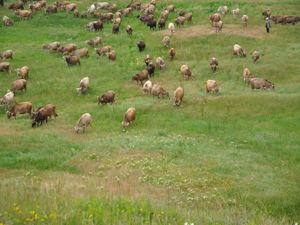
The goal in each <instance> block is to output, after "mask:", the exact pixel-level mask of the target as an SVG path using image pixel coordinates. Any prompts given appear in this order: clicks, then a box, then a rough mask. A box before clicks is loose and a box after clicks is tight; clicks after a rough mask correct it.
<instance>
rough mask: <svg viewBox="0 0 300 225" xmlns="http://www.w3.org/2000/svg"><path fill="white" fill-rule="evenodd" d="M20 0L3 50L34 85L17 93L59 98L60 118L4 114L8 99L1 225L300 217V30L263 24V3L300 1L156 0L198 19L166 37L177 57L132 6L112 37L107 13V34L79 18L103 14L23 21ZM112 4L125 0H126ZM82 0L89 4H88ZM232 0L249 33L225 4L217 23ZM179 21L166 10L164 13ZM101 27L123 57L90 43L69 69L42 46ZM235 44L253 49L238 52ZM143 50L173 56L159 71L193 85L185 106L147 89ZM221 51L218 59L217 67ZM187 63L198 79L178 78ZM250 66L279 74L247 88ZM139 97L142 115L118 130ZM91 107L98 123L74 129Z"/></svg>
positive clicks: (168, 79)
mask: <svg viewBox="0 0 300 225" xmlns="http://www.w3.org/2000/svg"><path fill="white" fill-rule="evenodd" d="M11 2H12V1H11V0H10V1H8V2H5V4H6V7H4V8H0V15H1V17H2V16H3V15H8V16H9V17H11V18H12V19H13V20H14V21H15V26H13V27H8V28H7V27H3V25H2V24H1V25H0V51H3V50H6V49H12V50H13V51H14V59H13V60H8V61H9V62H10V63H11V65H12V68H13V70H14V69H16V68H18V67H21V66H24V65H28V66H29V67H30V72H29V80H28V89H27V92H26V93H25V92H24V93H17V94H16V100H17V102H22V101H31V102H32V103H33V105H34V108H37V107H39V106H41V105H44V104H47V103H54V104H56V106H57V113H58V114H59V116H58V117H57V118H56V119H51V120H50V121H49V122H48V123H47V124H44V125H43V126H41V127H38V128H35V129H33V128H31V121H30V120H29V119H28V116H27V115H21V116H19V117H18V118H17V119H16V120H14V119H10V120H8V119H7V118H6V115H5V109H4V108H0V114H1V117H0V178H1V182H0V196H1V197H0V224H1V223H2V224H162V225H165V224H184V223H185V222H188V223H194V224H272V225H274V224H294V223H296V222H298V223H299V222H300V195H299V193H300V174H299V171H300V163H299V162H300V133H299V127H300V102H299V98H300V76H299V74H300V64H299V54H300V43H299V37H300V29H299V24H297V25H295V26H292V25H284V26H283V25H275V24H272V28H271V33H270V34H266V33H265V30H264V21H263V19H262V17H261V11H262V10H263V9H265V8H270V9H271V10H272V13H273V14H274V15H297V14H299V10H300V4H299V1H297V0H286V1H275V0H274V1H254V0H244V1H227V2H225V1H214V2H212V1H205V0H201V1H200V0H198V1H184V0H175V1H170V0H168V1H163V2H161V1H159V2H158V3H157V11H156V17H158V16H159V13H160V11H161V10H162V9H163V8H164V7H165V6H166V5H167V4H170V3H173V4H175V6H176V7H177V8H184V9H186V10H187V11H193V13H194V18H193V22H192V23H187V24H186V25H185V27H184V28H181V30H179V29H176V32H175V36H173V37H172V38H171V47H175V48H176V50H177V55H176V58H175V60H174V61H170V60H169V57H168V50H167V49H165V48H163V46H162V42H161V40H162V38H163V36H164V35H165V34H167V31H166V30H164V31H149V28H148V27H146V26H145V25H144V24H142V23H141V22H140V21H139V20H137V19H136V16H137V14H138V12H136V11H135V12H133V15H131V16H128V17H125V18H123V21H122V24H121V29H120V33H119V34H118V35H113V34H112V33H111V28H112V23H110V22H109V23H106V24H105V25H104V30H103V31H102V32H99V33H93V32H88V31H87V30H86V29H85V28H84V26H85V24H87V23H88V22H89V21H92V20H94V18H92V17H90V16H89V18H87V19H80V18H74V17H73V15H72V14H71V13H70V14H68V13H66V12H58V13H57V14H52V15H45V14H44V12H35V13H34V14H33V18H32V19H31V20H28V21H21V20H20V19H18V18H17V17H16V16H14V15H13V12H12V11H8V10H7V6H8V4H9V3H11ZM114 2H116V3H117V4H118V6H119V8H123V7H125V6H126V5H127V4H128V3H129V1H128V2H125V1H121V0H116V1H114ZM76 3H77V4H78V5H79V11H82V10H85V9H86V7H87V6H88V5H89V4H91V3H92V1H89V2H83V1H82V2H81V1H77V2H76ZM225 4H226V5H228V7H229V9H230V10H231V9H233V8H236V7H239V8H240V9H241V13H242V14H247V15H248V16H249V26H248V28H247V29H245V30H243V29H242V25H241V19H240V18H233V16H232V15H231V14H230V13H229V14H228V15H226V16H225V17H224V18H223V21H224V27H223V31H222V32H221V33H219V34H215V33H214V29H213V28H211V27H210V25H209V22H208V16H209V15H210V14H211V13H213V12H214V11H215V10H216V9H217V8H218V7H219V6H221V5H225ZM175 17H176V14H175V13H171V14H170V17H169V19H168V22H170V21H173V20H174V18H175ZM127 24H130V25H131V26H132V27H133V29H134V32H133V36H132V37H129V36H128V35H127V34H126V32H125V28H126V26H127ZM207 30H208V31H209V32H206V31H207ZM96 36H101V37H102V38H103V42H104V45H111V46H112V47H113V49H114V50H115V51H116V53H117V60H116V61H115V62H110V61H108V59H107V58H106V57H98V56H96V54H95V52H94V49H93V48H90V47H89V51H90V56H89V58H83V59H82V60H81V66H74V67H68V66H67V65H66V63H65V62H64V60H63V59H62V55H61V54H59V53H49V52H47V51H45V50H43V49H42V47H41V46H42V44H43V43H49V42H52V41H60V42H61V44H62V45H64V44H67V43H70V42H73V43H75V44H76V45H77V46H78V48H81V47H86V46H87V45H86V44H85V41H86V40H88V39H90V38H93V37H96ZM139 40H144V41H145V42H146V45H147V47H146V50H145V52H143V53H139V52H138V49H137V47H136V45H135V44H136V42H137V41H139ZM235 43H238V44H240V45H241V46H242V47H243V48H244V49H245V50H246V52H247V57H246V58H237V57H234V56H233V55H232V46H233V45H234V44H235ZM254 50H258V51H260V52H261V54H262V57H261V59H260V61H259V62H258V63H257V64H254V63H253V62H252V59H251V53H252V51H254ZM146 54H150V55H151V56H152V57H153V58H154V59H155V58H156V57H158V56H162V57H163V58H164V59H165V61H166V69H165V70H164V71H157V70H156V74H155V77H154V78H152V79H151V80H152V81H154V82H155V83H159V84H161V85H162V86H163V87H164V88H165V89H166V90H167V91H169V92H170V95H172V94H173V91H174V90H175V89H176V88H177V87H178V86H179V85H182V86H183V87H184V88H185V97H184V101H183V104H182V106H181V107H179V108H176V107H174V106H173V105H172V103H171V102H170V101H169V100H168V99H156V98H153V97H150V96H145V95H143V93H142V90H141V87H140V86H138V85H136V83H135V82H133V81H131V77H132V75H134V74H135V73H137V72H139V71H141V70H142V69H144V62H143V59H144V56H145V55H146ZM212 56H216V57H217V58H218V60H219V64H220V68H219V70H218V71H217V72H216V73H214V74H213V73H212V72H211V69H210V67H209V60H210V58H211V57H212ZM1 61H7V60H1ZM183 63H187V64H188V65H189V67H190V68H191V70H192V72H193V74H194V75H195V77H196V79H195V80H190V81H186V80H185V79H184V78H183V77H182V76H181V74H180V72H179V68H180V66H181V65H182V64H183ZM245 67H248V68H249V69H250V70H251V72H252V73H253V74H254V75H255V76H258V77H265V78H267V79H268V80H270V81H272V82H274V83H275V85H276V87H275V90H274V91H260V90H257V91H251V90H250V87H248V86H247V85H245V84H244V83H243V80H242V71H243V69H244V68H245ZM86 75H88V76H89V77H90V78H91V88H90V90H89V91H88V92H87V93H86V94H83V95H81V96H77V95H76V91H75V88H76V87H77V86H78V84H79V81H80V80H81V79H82V78H83V77H85V76H86ZM16 78H17V76H16V73H15V71H13V72H12V73H11V74H6V73H0V95H1V96H3V95H4V94H5V93H6V90H7V89H9V87H10V85H11V83H12V81H13V80H15V79H16ZM207 79H215V80H217V82H218V83H219V85H220V88H221V92H220V95H218V96H214V95H209V94H206V93H205V89H204V84H205V81H206V80H207ZM107 90H114V91H115V92H116V93H117V95H116V102H115V104H113V105H107V106H98V105H97V96H99V95H101V94H103V93H104V92H105V91H107ZM131 106H134V107H136V109H137V119H136V121H135V123H134V124H132V125H130V126H129V128H128V129H127V131H126V132H122V129H121V127H120V126H121V121H122V119H123V115H124V113H125V111H126V110H127V109H128V107H131ZM85 112H89V113H91V115H92V116H93V122H92V127H89V128H88V129H87V131H86V133H84V134H80V135H76V134H75V133H74V132H73V127H74V125H75V124H76V122H77V120H78V119H79V117H80V116H81V115H82V114H83V113H85Z"/></svg>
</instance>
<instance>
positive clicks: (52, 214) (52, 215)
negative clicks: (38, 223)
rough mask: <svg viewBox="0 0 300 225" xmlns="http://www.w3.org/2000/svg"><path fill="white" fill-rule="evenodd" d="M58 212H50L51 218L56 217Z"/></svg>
mask: <svg viewBox="0 0 300 225" xmlns="http://www.w3.org/2000/svg"><path fill="white" fill-rule="evenodd" d="M56 216H57V215H56V213H55V212H52V213H50V214H49V218H51V219H56Z"/></svg>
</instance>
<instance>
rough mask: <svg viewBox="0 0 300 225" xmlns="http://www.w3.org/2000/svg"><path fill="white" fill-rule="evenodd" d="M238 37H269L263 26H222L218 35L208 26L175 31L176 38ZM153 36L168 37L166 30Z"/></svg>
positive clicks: (196, 26)
mask: <svg viewBox="0 0 300 225" xmlns="http://www.w3.org/2000/svg"><path fill="white" fill-rule="evenodd" d="M213 34H215V35H219V34H224V35H229V36H230V35H238V36H243V37H251V38H259V39H265V38H266V37H268V36H270V35H268V34H267V33H266V31H265V28H264V26H251V25H250V26H248V27H247V28H243V27H242V25H233V24H228V25H227V24H224V25H223V29H222V31H221V32H220V33H219V34H216V30H215V28H214V27H212V26H210V25H195V26H189V27H186V28H180V29H176V31H175V36H176V37H179V38H181V37H184V38H186V37H195V36H203V35H213ZM154 35H169V31H168V30H163V31H159V32H155V33H154Z"/></svg>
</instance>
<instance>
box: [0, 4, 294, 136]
mask: <svg viewBox="0 0 300 225" xmlns="http://www.w3.org/2000/svg"><path fill="white" fill-rule="evenodd" d="M25 6H26V1H25V0H23V1H22V2H16V3H12V4H11V5H10V6H9V7H8V8H9V9H12V10H15V14H16V15H17V16H19V17H20V18H22V19H29V18H31V17H32V13H33V12H34V11H38V10H41V9H43V8H45V13H48V14H50V13H56V12H57V11H58V10H65V11H67V12H72V13H73V15H74V17H82V18H86V17H88V15H91V16H93V17H95V18H97V20H95V21H92V22H89V23H88V24H87V25H86V29H87V30H89V31H99V30H102V29H103V26H104V23H105V22H108V21H113V25H112V33H118V32H119V30H120V24H121V22H122V18H123V17H124V16H129V15H132V11H133V10H137V11H139V12H140V13H139V16H138V19H139V20H140V21H142V22H143V23H145V24H146V25H147V26H149V27H150V29H155V28H156V27H157V26H158V28H159V29H164V28H165V27H166V21H167V19H168V16H169V14H170V13H174V12H175V6H174V5H168V6H166V7H165V8H164V9H163V11H162V12H161V13H160V18H159V20H158V22H157V21H156V19H155V17H154V12H155V10H156V2H155V0H151V2H149V3H145V4H142V3H140V2H137V1H132V2H131V3H130V4H129V5H128V6H127V7H126V8H124V9H121V10H117V5H116V4H109V3H107V2H97V3H94V4H92V5H91V6H89V7H88V10H87V11H86V12H82V13H79V11H78V9H77V5H76V4H75V3H71V2H69V1H64V2H56V3H55V4H53V5H50V6H47V2H46V1H45V0H42V1H36V2H34V3H33V4H31V5H29V9H24V7H25ZM105 11H106V13H104V12H105ZM177 11H178V14H179V16H178V17H177V18H176V19H175V21H174V23H169V24H168V27H167V28H168V30H169V33H170V34H169V35H167V36H165V37H164V38H163V40H162V44H163V46H164V47H165V48H169V45H170V40H171V37H172V36H173V35H174V34H175V27H176V26H177V27H181V26H183V25H184V23H185V22H186V21H192V18H193V14H192V13H191V12H188V13H186V12H185V10H183V9H180V10H177ZM227 11H228V7H227V6H221V7H219V9H218V10H217V13H215V14H213V15H211V16H210V17H209V20H210V22H211V25H212V26H213V27H215V28H216V32H219V31H221V30H222V26H223V22H222V21H221V17H222V16H224V15H226V13H227ZM232 14H233V16H239V15H240V10H239V9H234V10H232ZM262 15H263V16H265V17H270V16H271V12H270V11H269V10H267V11H265V12H263V13H262ZM274 18H277V20H279V19H278V17H274ZM285 18H286V17H285ZM280 19H281V20H283V19H282V18H280ZM281 20H280V21H281ZM286 21H290V19H287V20H286ZM294 21H296V22H297V21H298V20H297V19H296V20H293V24H294ZM277 22H278V21H277ZM242 23H243V26H245V27H246V26H247V23H248V16H247V15H243V16H242ZM3 25H4V26H13V25H14V22H13V21H12V20H11V19H10V18H9V17H8V16H3ZM126 32H127V33H128V35H130V36H131V35H132V34H133V28H132V27H131V26H130V25H127V27H126ZM86 44H87V45H89V46H91V47H96V46H98V45H101V44H102V38H101V37H99V36H98V37H95V38H93V39H90V40H87V41H86ZM137 47H138V50H139V51H140V52H143V51H144V49H145V48H146V43H145V42H144V41H143V40H141V41H139V42H138V43H137ZM42 48H43V49H45V50H48V51H56V52H61V53H63V55H64V56H63V58H64V60H65V61H66V63H67V65H68V66H72V65H80V58H82V57H86V56H88V55H89V49H88V48H81V49H77V46H76V45H75V44H74V43H69V44H67V45H65V46H61V44H60V42H52V43H48V44H44V45H43V46H42ZM13 54H14V53H13V51H12V50H6V51H3V52H2V53H0V58H2V59H10V60H12V59H13ZM96 54H98V55H100V56H107V57H108V59H109V60H112V61H114V60H116V58H117V54H116V52H115V51H114V50H113V49H112V46H109V45H107V46H103V47H101V48H96ZM233 54H234V55H236V56H238V57H245V56H246V52H245V50H244V49H243V48H242V47H241V46H240V45H238V44H235V45H234V46H233ZM169 56H170V60H173V59H174V58H175V56H176V50H175V48H169ZM252 58H253V61H254V63H256V62H257V61H258V60H259V59H260V53H259V52H258V51H254V52H253V53H252ZM144 62H145V67H146V68H145V69H144V70H142V71H141V72H139V73H137V74H136V75H134V76H133V77H132V80H134V81H136V82H137V83H140V84H141V85H142V86H143V92H144V94H151V95H153V96H157V97H158V98H162V97H169V93H168V92H167V91H166V90H165V89H164V88H163V87H162V86H161V85H159V84H152V82H151V81H150V80H149V77H152V76H153V75H154V71H155V69H159V70H163V69H164V68H165V61H164V59H163V58H162V57H158V58H156V60H155V63H154V62H153V61H152V57H151V56H150V55H148V54H147V55H146V56H145V58H144ZM210 66H211V69H212V71H213V72H215V71H216V70H217V69H218V66H219V63H218V59H217V58H216V57H213V58H212V59H211V61H210ZM0 72H8V73H10V72H11V66H10V63H9V62H0ZM16 72H17V75H18V77H19V79H17V80H15V81H14V82H13V83H12V85H11V87H10V89H9V90H8V92H7V93H6V94H5V95H4V96H3V98H1V99H0V105H1V106H5V107H6V108H9V110H8V111H7V113H6V114H7V117H8V118H10V117H12V116H13V117H15V118H16V116H17V115H18V114H24V113H28V114H29V115H30V117H31V119H32V127H35V126H39V125H42V124H43V122H44V121H45V122H47V121H48V119H49V118H51V117H52V116H54V117H56V116H57V113H56V106H55V105H54V104H47V105H45V106H42V107H39V108H38V109H37V110H36V111H35V112H32V103H31V102H22V103H15V100H14V96H15V93H16V91H20V90H25V91H26V85H27V80H28V75H29V67H28V66H23V67H21V68H17V69H16ZM180 72H181V74H182V75H183V77H184V78H185V79H187V80H189V79H190V78H194V76H193V74H192V72H191V70H190V68H189V66H188V65H182V66H181V67H180ZM243 79H244V82H245V83H247V84H250V85H251V88H252V89H264V90H265V89H274V84H272V83H271V82H270V81H268V80H266V79H264V78H257V77H251V73H250V70H249V69H248V68H245V69H244V71H243ZM89 85H90V79H89V77H84V78H83V79H82V80H81V81H80V83H79V87H78V88H76V91H77V94H78V95H80V94H82V93H84V92H86V91H87V90H88V88H89ZM206 92H207V93H209V92H212V93H215V94H218V92H219V88H218V84H217V82H216V81H215V80H207V82H206ZM183 97H184V89H183V87H178V88H177V89H176V90H175V92H174V105H175V106H180V104H181V103H182V100H183ZM114 99H115V92H114V91H112V90H110V91H107V92H106V93H104V94H103V95H102V96H99V97H98V104H101V105H103V104H107V103H110V104H113V103H114ZM135 117H136V109H135V108H129V109H128V110H127V111H126V113H125V116H124V119H123V122H122V127H127V126H128V125H129V124H130V123H131V122H133V121H134V120H135ZM91 120H92V116H91V115H90V114H89V113H85V114H83V115H82V116H81V117H80V119H79V122H78V123H77V125H76V126H75V128H74V130H75V132H76V133H79V132H80V131H82V132H84V131H85V129H86V127H88V126H89V125H90V123H91Z"/></svg>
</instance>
